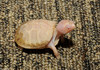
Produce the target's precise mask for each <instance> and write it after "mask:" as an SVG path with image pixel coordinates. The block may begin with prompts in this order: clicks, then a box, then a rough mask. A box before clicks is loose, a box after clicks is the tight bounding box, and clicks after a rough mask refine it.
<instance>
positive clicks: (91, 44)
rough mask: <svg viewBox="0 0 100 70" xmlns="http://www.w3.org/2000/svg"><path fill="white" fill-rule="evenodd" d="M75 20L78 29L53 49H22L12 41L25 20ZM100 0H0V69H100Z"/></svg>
mask: <svg viewBox="0 0 100 70" xmlns="http://www.w3.org/2000/svg"><path fill="white" fill-rule="evenodd" d="M32 19H48V20H55V21H57V22H59V21H60V20H63V19H69V20H73V21H75V25H76V28H75V30H73V31H72V32H70V33H69V34H67V35H65V38H64V42H62V43H61V42H59V44H58V45H57V49H58V52H59V53H60V56H61V58H60V59H56V58H55V56H54V55H53V52H52V50H50V49H42V50H27V49H23V50H21V49H19V48H18V47H17V44H16V43H15V42H14V41H13V39H14V37H15V36H14V35H15V31H16V29H17V28H18V26H20V25H21V24H22V23H23V22H26V21H29V20H32ZM99 28H100V0H0V70H100V43H99V40H100V32H99V31H100V29H99Z"/></svg>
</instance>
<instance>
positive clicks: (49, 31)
mask: <svg viewBox="0 0 100 70" xmlns="http://www.w3.org/2000/svg"><path fill="white" fill-rule="evenodd" d="M55 25H56V22H55V21H49V20H43V19H40V20H31V21H28V22H26V23H24V24H22V25H21V26H20V27H19V28H18V29H17V31H16V34H15V41H16V43H17V44H18V45H19V46H20V47H22V48H27V49H42V48H45V47H46V45H47V44H48V43H49V42H50V40H51V39H52V36H53V34H54V30H55Z"/></svg>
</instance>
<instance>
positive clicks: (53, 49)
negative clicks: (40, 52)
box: [48, 42, 60, 59]
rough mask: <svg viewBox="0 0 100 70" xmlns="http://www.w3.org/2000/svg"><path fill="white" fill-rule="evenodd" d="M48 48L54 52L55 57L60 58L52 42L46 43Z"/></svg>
mask: <svg viewBox="0 0 100 70" xmlns="http://www.w3.org/2000/svg"><path fill="white" fill-rule="evenodd" d="M48 48H50V49H51V50H52V51H53V53H54V55H55V56H56V58H57V59H59V58H60V55H59V53H58V51H57V49H56V47H55V45H54V43H53V42H50V43H49V44H48Z"/></svg>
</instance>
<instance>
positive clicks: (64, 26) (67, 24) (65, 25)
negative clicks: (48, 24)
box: [56, 20, 75, 34]
mask: <svg viewBox="0 0 100 70" xmlns="http://www.w3.org/2000/svg"><path fill="white" fill-rule="evenodd" d="M56 28H57V31H58V32H59V33H60V34H67V33H69V32H71V31H72V30H73V29H74V28H75V24H74V22H73V21H70V20H61V21H60V22H59V23H58V25H57V27H56Z"/></svg>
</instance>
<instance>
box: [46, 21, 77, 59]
mask: <svg viewBox="0 0 100 70" xmlns="http://www.w3.org/2000/svg"><path fill="white" fill-rule="evenodd" d="M74 28H75V24H74V22H73V21H70V20H62V21H60V22H59V23H58V25H57V27H56V30H55V32H54V35H53V38H52V39H51V41H50V43H49V44H48V48H50V49H52V50H53V52H54V55H55V56H56V58H59V57H60V56H59V53H58V51H57V49H56V47H55V45H54V41H55V39H59V37H60V36H62V35H64V34H67V33H69V32H71V31H72V30H73V29H74Z"/></svg>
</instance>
